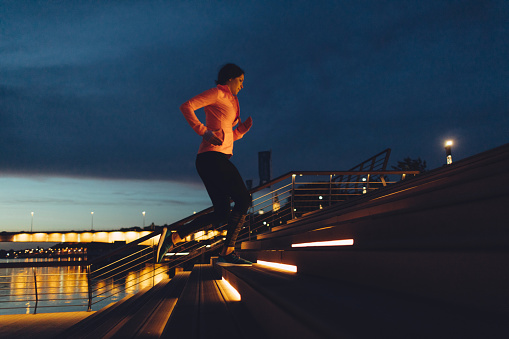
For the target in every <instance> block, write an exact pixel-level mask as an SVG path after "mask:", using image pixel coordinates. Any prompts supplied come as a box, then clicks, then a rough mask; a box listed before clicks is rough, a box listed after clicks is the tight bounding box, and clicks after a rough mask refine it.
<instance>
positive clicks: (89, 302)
mask: <svg viewBox="0 0 509 339" xmlns="http://www.w3.org/2000/svg"><path fill="white" fill-rule="evenodd" d="M90 274H91V272H90V265H87V285H88V309H87V311H88V312H90V311H92V284H91V281H92V279H91V278H90Z"/></svg>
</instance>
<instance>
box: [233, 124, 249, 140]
mask: <svg viewBox="0 0 509 339" xmlns="http://www.w3.org/2000/svg"><path fill="white" fill-rule="evenodd" d="M239 120H240V119H239ZM239 127H240V123H239V124H238V125H237V128H235V129H234V130H233V141H237V140H239V139H242V137H243V136H244V134H246V133H247V132H248V131H245V132H241V131H239Z"/></svg>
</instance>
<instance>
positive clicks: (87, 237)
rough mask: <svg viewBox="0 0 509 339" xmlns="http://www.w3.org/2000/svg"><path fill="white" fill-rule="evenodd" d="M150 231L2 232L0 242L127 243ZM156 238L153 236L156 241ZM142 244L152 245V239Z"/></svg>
mask: <svg viewBox="0 0 509 339" xmlns="http://www.w3.org/2000/svg"><path fill="white" fill-rule="evenodd" d="M150 233H152V231H114V230H113V231H64V232H37V233H35V232H34V233H32V232H2V233H0V242H58V243H60V242H76V243H90V242H102V243H114V242H116V241H125V242H126V243H129V242H131V241H134V240H137V239H139V238H141V237H144V236H146V235H147V234H150ZM157 240H158V238H154V241H157ZM143 245H152V240H149V241H146V242H144V243H143Z"/></svg>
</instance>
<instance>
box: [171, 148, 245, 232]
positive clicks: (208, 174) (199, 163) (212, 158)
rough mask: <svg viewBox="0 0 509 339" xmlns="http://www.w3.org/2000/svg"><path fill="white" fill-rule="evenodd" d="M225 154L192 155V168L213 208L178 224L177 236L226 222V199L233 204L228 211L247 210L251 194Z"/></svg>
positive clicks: (227, 207)
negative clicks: (206, 212)
mask: <svg viewBox="0 0 509 339" xmlns="http://www.w3.org/2000/svg"><path fill="white" fill-rule="evenodd" d="M228 157H229V156H228V155H227V154H224V153H219V152H205V153H200V154H198V156H197V157H196V170H197V171H198V174H199V175H200V178H201V180H202V181H203V184H204V185H205V188H206V189H207V193H208V194H209V197H210V200H212V205H213V206H214V211H213V212H211V213H208V214H204V215H201V216H199V217H197V218H195V219H194V220H193V221H191V222H190V223H187V224H185V225H182V226H181V227H179V228H178V229H177V233H178V235H179V236H180V238H182V239H184V238H185V237H186V236H188V235H189V234H192V233H195V232H197V231H199V230H202V229H204V228H205V227H207V226H209V225H211V224H212V225H214V226H219V225H221V224H224V223H226V222H227V221H228V217H229V215H230V199H231V200H233V202H234V203H235V205H234V206H233V209H232V212H236V213H239V214H246V213H247V210H248V209H249V206H250V205H251V195H250V194H249V191H248V190H247V188H246V185H245V184H244V180H242V177H241V176H240V173H239V171H238V170H237V168H236V167H235V165H233V164H232V163H231V161H230V160H228ZM228 231H229V230H228Z"/></svg>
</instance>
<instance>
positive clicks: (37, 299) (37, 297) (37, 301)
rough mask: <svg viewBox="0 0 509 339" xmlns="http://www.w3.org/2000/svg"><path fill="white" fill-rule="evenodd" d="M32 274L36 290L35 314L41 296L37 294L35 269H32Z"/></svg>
mask: <svg viewBox="0 0 509 339" xmlns="http://www.w3.org/2000/svg"><path fill="white" fill-rule="evenodd" d="M32 272H33V273H34V288H35V308H34V314H36V313H37V304H38V303H39V294H38V293H37V276H36V274H35V267H32Z"/></svg>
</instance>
